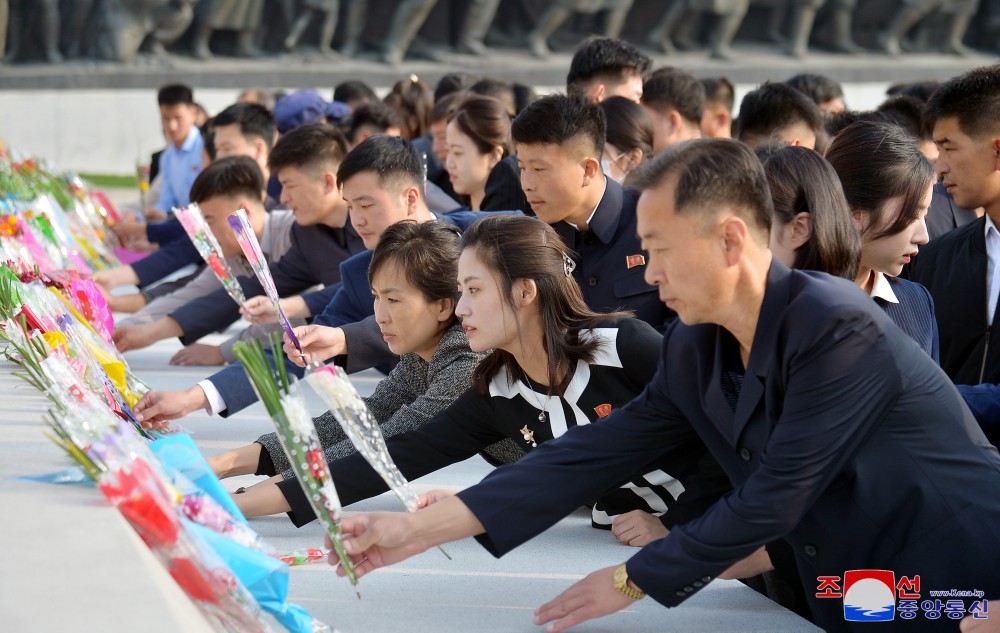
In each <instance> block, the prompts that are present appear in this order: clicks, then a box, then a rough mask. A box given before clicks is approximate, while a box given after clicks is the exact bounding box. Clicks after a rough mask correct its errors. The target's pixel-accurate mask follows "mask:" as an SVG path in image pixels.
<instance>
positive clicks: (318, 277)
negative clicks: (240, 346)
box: [170, 223, 365, 345]
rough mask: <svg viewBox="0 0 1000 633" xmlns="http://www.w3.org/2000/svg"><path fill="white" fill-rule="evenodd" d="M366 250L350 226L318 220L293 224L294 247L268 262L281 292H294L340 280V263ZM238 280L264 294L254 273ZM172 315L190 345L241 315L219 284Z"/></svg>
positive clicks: (248, 294) (248, 290) (247, 293)
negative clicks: (316, 223) (210, 292)
mask: <svg viewBox="0 0 1000 633" xmlns="http://www.w3.org/2000/svg"><path fill="white" fill-rule="evenodd" d="M363 250H365V246H364V243H363V242H362V241H361V238H360V237H359V236H358V234H357V232H355V230H354V228H353V227H351V226H347V227H345V228H343V229H333V228H330V227H328V226H325V225H319V224H318V225H312V226H302V225H301V224H298V223H296V224H293V225H292V245H291V247H290V248H289V250H288V252H287V253H286V254H285V256H284V257H282V258H281V259H280V260H279V261H278V262H276V263H272V264H270V266H269V267H270V270H271V276H272V277H274V286H275V288H276V289H277V290H278V295H279V296H282V297H287V296H290V295H295V294H298V293H301V292H302V291H304V290H306V289H308V288H310V287H312V286H315V285H317V284H323V285H325V286H329V285H336V284H339V283H340V279H341V278H340V263H341V262H343V261H344V260H346V259H347V258H349V257H351V256H352V255H354V254H355V253H360V252H361V251H363ZM239 282H240V286H242V287H243V293H244V295H245V296H246V297H247V298H248V299H249V298H250V297H255V296H257V295H262V294H264V288H263V287H262V286H261V284H260V281H258V280H257V277H256V276H254V275H250V276H245V277H240V278H239ZM170 317H171V318H172V319H174V320H175V321H177V324H178V325H180V326H181V330H183V332H184V335H183V336H182V337H181V342H182V343H184V344H185V345H190V344H191V343H194V342H195V341H197V340H198V339H200V338H201V337H203V336H205V335H206V334H210V333H212V332H216V331H218V330H222V329H224V328H226V327H227V326H228V325H230V324H231V323H233V322H234V321H236V320H237V319H239V318H240V306H238V305H236V303H235V302H234V301H233V300H232V299H230V298H229V295H228V294H227V293H226V291H225V289H222V288H220V289H219V290H217V291H216V292H213V293H212V294H209V295H206V296H204V297H202V298H200V299H198V300H196V301H192V302H190V303H188V304H187V305H185V306H182V307H181V308H179V309H177V310H175V311H174V312H172V313H171V314H170Z"/></svg>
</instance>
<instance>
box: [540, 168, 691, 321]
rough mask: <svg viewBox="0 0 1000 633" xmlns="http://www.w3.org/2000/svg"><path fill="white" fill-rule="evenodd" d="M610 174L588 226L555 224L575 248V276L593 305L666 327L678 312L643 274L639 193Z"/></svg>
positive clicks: (566, 241) (643, 259)
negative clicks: (638, 225) (627, 312)
mask: <svg viewBox="0 0 1000 633" xmlns="http://www.w3.org/2000/svg"><path fill="white" fill-rule="evenodd" d="M606 180H607V183H608V184H607V189H606V190H605V192H604V197H603V198H601V202H600V204H598V205H597V211H596V212H595V213H594V217H593V218H591V221H590V227H589V228H590V230H589V231H586V232H580V231H578V230H576V229H575V228H573V226H572V225H570V224H567V223H566V222H559V223H557V224H554V225H552V228H554V229H555V230H556V233H558V234H559V237H561V238H562V239H563V242H565V243H566V246H568V247H569V248H570V249H571V250H572V251H573V252H574V253H576V257H574V259H575V260H576V269H575V270H574V271H573V278H574V279H576V283H577V284H579V285H580V290H582V291H583V299H584V301H586V302H587V305H588V306H590V309H591V310H594V311H595V312H613V311H615V310H631V311H633V312H634V313H635V317H636V318H637V319H640V320H642V321H645V322H646V323H649V324H650V325H652V326H653V327H654V328H656V329H657V330H658V331H660V332H663V330H664V328H665V327H666V326H667V324H668V323H669V322H670V321H671V320H673V319H674V317H675V316H676V315H675V314H674V312H673V310H670V309H668V308H667V307H666V306H665V305H663V303H662V302H661V301H660V299H659V296H658V294H657V292H656V288H654V287H653V286H650V285H649V284H647V283H646V280H645V279H643V274H644V273H645V271H646V260H645V257H646V251H644V250H642V247H641V246H640V244H639V236H638V234H637V232H636V216H635V204H636V202H637V201H638V199H639V194H638V192H636V191H633V190H632V189H622V186H621V185H620V184H618V183H617V182H615V181H614V180H612V179H610V178H608V179H606ZM630 258H631V259H630Z"/></svg>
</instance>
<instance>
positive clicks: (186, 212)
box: [174, 202, 247, 306]
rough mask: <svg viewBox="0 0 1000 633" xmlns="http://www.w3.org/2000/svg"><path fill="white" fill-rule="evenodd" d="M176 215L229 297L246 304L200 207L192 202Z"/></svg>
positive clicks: (176, 210)
mask: <svg viewBox="0 0 1000 633" xmlns="http://www.w3.org/2000/svg"><path fill="white" fill-rule="evenodd" d="M174 215H176V216H177V219H178V220H180V222H181V226H183V227H184V231H186V232H187V234H188V237H189V238H191V243H192V244H194V247H195V248H196V249H198V254H199V255H201V257H202V259H204V260H205V263H206V264H208V267H209V268H210V269H211V270H212V272H213V273H215V276H216V277H217V278H218V280H219V283H221V284H222V287H223V288H225V289H226V292H228V293H229V296H230V297H232V298H233V301H235V302H236V304H237V305H240V306H242V305H243V304H244V303H246V300H247V299H246V296H244V294H243V288H242V287H241V286H240V282H239V281H237V279H236V276H235V275H233V271H232V269H230V268H229V264H228V263H227V262H226V258H225V256H223V254H222V247H220V246H219V242H218V240H216V239H215V235H214V234H213V233H212V229H210V228H209V226H208V223H206V222H205V216H203V215H202V214H201V209H200V208H198V205H197V204H195V203H193V202H192V203H191V204H189V205H188V206H186V207H181V208H180V209H174Z"/></svg>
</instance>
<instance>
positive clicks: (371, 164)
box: [337, 135, 424, 195]
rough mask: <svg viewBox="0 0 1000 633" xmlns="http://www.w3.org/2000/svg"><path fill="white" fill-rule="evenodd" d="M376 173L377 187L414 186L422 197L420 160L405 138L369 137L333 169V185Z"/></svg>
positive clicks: (422, 163)
mask: <svg viewBox="0 0 1000 633" xmlns="http://www.w3.org/2000/svg"><path fill="white" fill-rule="evenodd" d="M363 172H373V173H376V174H378V182H379V185H381V186H385V185H387V184H390V183H391V184H392V185H394V186H400V185H401V186H402V187H411V186H412V187H416V188H417V189H418V190H419V191H420V195H423V189H424V186H423V185H424V161H423V160H422V159H421V157H420V153H419V152H418V151H417V149H416V148H415V147H413V145H412V144H411V143H410V142H409V141H407V140H406V139H402V138H399V137H396V136H381V135H375V136H369V137H368V138H366V139H365V140H363V141H361V142H360V143H358V145H357V146H355V147H354V149H352V150H351V151H350V152H348V154H347V156H345V157H344V160H343V162H342V163H340V168H339V169H338V170H337V182H339V183H340V184H341V186H343V184H344V183H345V182H347V181H348V180H350V179H351V178H353V177H354V176H356V175H357V174H359V173H363Z"/></svg>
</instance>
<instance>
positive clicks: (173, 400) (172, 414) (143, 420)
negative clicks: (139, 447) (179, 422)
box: [132, 385, 208, 430]
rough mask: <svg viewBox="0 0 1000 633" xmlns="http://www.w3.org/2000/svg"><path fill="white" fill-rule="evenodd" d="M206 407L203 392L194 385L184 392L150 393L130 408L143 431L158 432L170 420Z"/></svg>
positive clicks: (206, 403) (206, 400) (206, 402)
mask: <svg viewBox="0 0 1000 633" xmlns="http://www.w3.org/2000/svg"><path fill="white" fill-rule="evenodd" d="M207 406H208V399H207V398H206V397H205V391H204V390H203V389H202V388H201V387H199V386H197V385H195V386H194V387H191V388H190V389H188V390H186V391H150V392H149V393H147V394H146V395H144V396H143V397H142V399H141V400H139V402H137V403H136V404H135V406H134V407H133V408H132V412H133V413H134V414H135V419H136V421H137V422H139V424H141V425H142V428H144V429H153V430H160V429H162V428H164V427H166V426H167V425H168V424H169V423H170V421H171V420H176V419H178V418H183V417H184V416H186V415H188V414H189V413H192V412H193V411H197V410H198V409H204V408H205V407H207Z"/></svg>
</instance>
